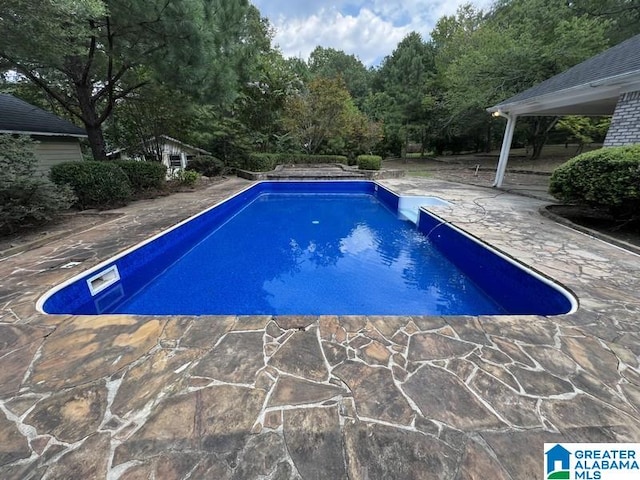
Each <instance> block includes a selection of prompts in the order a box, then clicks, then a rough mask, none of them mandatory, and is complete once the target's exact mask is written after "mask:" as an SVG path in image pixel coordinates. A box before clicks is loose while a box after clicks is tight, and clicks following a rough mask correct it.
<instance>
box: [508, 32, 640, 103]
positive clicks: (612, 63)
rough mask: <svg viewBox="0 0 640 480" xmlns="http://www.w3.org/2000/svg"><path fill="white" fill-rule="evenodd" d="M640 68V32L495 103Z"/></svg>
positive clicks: (551, 91) (512, 100) (576, 85)
mask: <svg viewBox="0 0 640 480" xmlns="http://www.w3.org/2000/svg"><path fill="white" fill-rule="evenodd" d="M638 71H640V35H636V36H635V37H631V38H629V39H628V40H625V41H624V42H622V43H619V44H618V45H616V46H615V47H611V48H610V49H608V50H605V51H604V52H602V53H600V54H598V55H596V56H595V57H591V58H590V59H588V60H585V61H584V62H582V63H579V64H578V65H575V66H573V67H571V68H570V69H568V70H565V71H564V72H562V73H560V74H558V75H556V76H554V77H551V78H549V79H547V80H545V81H544V82H542V83H539V84H538V85H535V86H533V87H531V88H530V89H528V90H525V91H524V92H521V93H519V94H517V95H514V96H513V97H511V98H508V99H507V100H504V101H503V102H501V103H499V104H498V105H496V107H500V106H501V105H507V104H512V103H515V102H520V101H523V100H528V99H532V98H535V97H540V96H543V95H548V94H550V93H556V92H560V91H562V90H566V89H569V88H572V87H578V86H580V85H588V84H592V83H595V82H600V81H603V80H606V79H609V78H612V77H617V76H620V75H624V74H629V73H632V72H638Z"/></svg>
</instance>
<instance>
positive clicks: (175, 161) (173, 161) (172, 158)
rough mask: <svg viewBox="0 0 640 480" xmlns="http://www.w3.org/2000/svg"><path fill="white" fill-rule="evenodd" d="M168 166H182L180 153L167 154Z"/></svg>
mask: <svg viewBox="0 0 640 480" xmlns="http://www.w3.org/2000/svg"><path fill="white" fill-rule="evenodd" d="M169 166H170V167H172V168H173V167H178V168H180V167H182V158H181V157H180V155H169Z"/></svg>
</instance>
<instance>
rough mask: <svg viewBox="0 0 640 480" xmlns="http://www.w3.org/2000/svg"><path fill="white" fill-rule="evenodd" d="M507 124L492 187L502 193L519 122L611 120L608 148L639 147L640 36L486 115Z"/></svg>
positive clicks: (540, 85) (492, 108)
mask: <svg viewBox="0 0 640 480" xmlns="http://www.w3.org/2000/svg"><path fill="white" fill-rule="evenodd" d="M487 111H489V112H491V113H493V114H494V115H496V116H502V117H505V118H506V119H507V126H506V129H505V134H504V138H503V142H502V150H501V151H500V160H499V162H498V168H497V171H496V178H495V181H494V183H493V186H494V187H500V186H501V185H502V181H503V179H504V173H505V170H506V168H507V162H508V160H509V149H510V148H511V140H512V139H513V131H514V129H515V126H516V121H517V119H518V117H521V116H545V115H549V116H563V115H585V116H590V115H591V116H605V115H613V118H612V121H611V126H610V128H609V131H608V133H607V136H606V139H605V142H604V146H605V147H611V146H619V145H630V144H633V143H640V35H636V36H635V37H631V38H629V39H628V40H625V41H624V42H622V43H620V44H618V45H616V46H614V47H612V48H610V49H608V50H605V51H604V52H602V53H600V54H598V55H596V56H595V57H592V58H590V59H588V60H585V61H584V62H582V63H579V64H578V65H575V66H573V67H571V68H570V69H568V70H565V71H564V72H562V73H560V74H558V75H556V76H554V77H551V78H549V79H547V80H545V81H544V82H542V83H539V84H538V85H535V86H533V87H531V88H530V89H528V90H525V91H524V92H521V93H519V94H517V95H515V96H513V97H511V98H508V99H507V100H504V101H503V102H501V103H499V104H497V105H494V106H493V107H490V108H488V109H487Z"/></svg>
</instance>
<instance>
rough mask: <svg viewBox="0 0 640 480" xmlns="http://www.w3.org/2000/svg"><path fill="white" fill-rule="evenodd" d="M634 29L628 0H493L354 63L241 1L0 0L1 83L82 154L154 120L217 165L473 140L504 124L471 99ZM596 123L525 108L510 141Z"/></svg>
mask: <svg viewBox="0 0 640 480" xmlns="http://www.w3.org/2000/svg"><path fill="white" fill-rule="evenodd" d="M638 33H640V1H639V0H576V1H563V0H497V1H496V2H495V3H494V4H493V6H492V7H491V8H490V9H489V10H487V11H482V10H479V9H477V8H476V7H474V6H472V5H470V4H469V5H466V6H463V7H461V8H460V9H459V10H458V12H457V14H456V15H453V16H447V17H442V18H441V19H440V20H439V21H438V23H437V25H436V27H435V28H434V30H433V31H432V32H431V35H430V38H422V37H421V36H420V35H419V34H418V33H410V34H409V35H407V36H406V37H405V38H404V39H403V40H402V41H401V42H400V43H399V44H398V45H397V47H396V48H395V50H394V51H393V52H392V53H391V54H390V55H388V56H387V57H385V58H384V60H383V61H382V63H381V64H380V66H378V67H376V68H367V67H366V66H365V65H363V63H362V62H361V61H360V60H359V59H358V58H357V57H355V56H354V55H350V54H347V53H345V52H343V51H339V50H335V49H332V48H324V47H321V46H318V47H317V48H316V49H315V50H314V51H313V53H312V54H311V56H310V58H309V59H308V61H304V60H301V59H298V58H284V57H283V55H282V54H281V52H280V51H279V50H278V48H277V46H276V45H274V43H273V34H274V31H273V29H272V27H271V25H270V24H269V22H268V20H267V19H265V18H263V17H262V16H261V15H260V12H259V11H258V9H257V8H256V7H255V6H253V5H251V4H250V3H249V2H248V1H247V0H39V1H37V2H24V1H22V0H4V1H3V2H2V4H1V5H0V38H1V39H2V40H1V41H0V72H1V73H2V83H1V85H0V89H1V90H2V91H4V92H7V93H12V94H14V95H17V96H19V97H21V98H23V99H25V100H27V101H29V102H31V103H34V104H36V105H40V106H43V107H44V108H46V109H48V110H53V111H55V112H56V113H58V114H60V115H62V116H65V117H67V118H69V119H71V120H72V121H74V122H75V123H77V124H78V125H81V126H83V127H84V128H86V130H87V133H88V135H89V144H90V148H91V153H92V155H93V157H94V158H95V159H104V158H106V153H107V152H108V151H109V150H111V149H114V148H116V147H123V146H132V145H141V143H142V140H143V139H148V138H151V137H155V136H159V135H169V136H172V137H175V138H178V139H180V140H182V141H184V142H187V143H190V144H193V145H195V146H198V147H200V148H203V149H206V150H208V151H211V152H213V153H214V155H216V156H217V157H219V158H221V159H223V160H224V161H225V162H226V163H227V164H230V165H235V164H238V163H241V162H242V159H243V158H245V157H246V155H247V154H249V153H250V152H275V153H289V152H291V153H293V152H308V153H325V154H343V155H351V156H353V155H357V154H360V153H377V154H381V155H395V156H397V155H401V154H402V153H404V152H405V151H406V149H407V147H410V148H413V149H417V150H421V151H422V152H434V153H442V152H461V151H485V150H489V149H490V148H492V147H495V144H496V142H497V141H499V139H500V138H501V135H502V130H503V126H504V125H503V122H504V120H502V119H499V118H498V119H496V118H493V117H491V116H490V115H489V114H487V113H486V111H485V108H486V107H488V106H491V105H494V104H496V103H498V102H500V101H501V100H504V99H506V98H508V97H510V96H512V95H514V94H516V93H518V92H520V91H522V90H524V89H526V88H528V87H530V86H532V85H534V84H536V83H538V82H540V81H542V80H544V79H546V78H549V77H551V76H553V75H555V74H557V73H560V72H562V71H563V70H566V69H567V68H569V67H571V66H573V65H575V64H577V63H579V62H581V61H583V60H585V59H586V58H589V57H591V56H593V55H595V54H597V53H599V52H601V51H603V50H604V49H606V48H608V47H610V46H612V45H615V44H617V43H619V42H621V41H623V40H625V39H626V38H629V37H631V36H633V35H635V34H638ZM603 128H605V129H606V124H605V126H604V127H603V124H602V123H600V120H599V119H595V120H591V119H581V118H565V119H563V120H562V122H561V123H560V124H557V119H554V118H550V117H532V118H527V119H523V120H522V121H520V122H519V124H518V131H517V132H516V135H515V142H516V143H519V144H526V145H528V146H530V147H531V151H532V153H533V155H534V156H535V155H536V154H537V153H539V151H540V148H541V145H542V144H543V142H544V141H545V140H546V137H547V136H548V134H549V133H550V132H559V133H557V134H558V135H560V136H561V137H562V138H565V139H566V140H567V141H576V142H578V143H580V142H589V141H594V140H598V136H599V135H600V136H601V135H602V131H603Z"/></svg>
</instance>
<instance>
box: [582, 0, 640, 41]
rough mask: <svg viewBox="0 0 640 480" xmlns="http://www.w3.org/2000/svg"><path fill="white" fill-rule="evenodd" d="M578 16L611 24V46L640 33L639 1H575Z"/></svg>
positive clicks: (609, 32) (609, 31)
mask: <svg viewBox="0 0 640 480" xmlns="http://www.w3.org/2000/svg"><path fill="white" fill-rule="evenodd" d="M571 6H572V8H573V10H574V11H575V12H576V15H578V16H581V15H586V16H588V17H592V18H595V19H599V20H605V21H606V22H607V23H608V24H609V29H608V32H607V37H608V38H609V42H610V45H617V44H618V43H620V42H622V41H623V40H626V39H627V38H630V37H632V36H634V35H638V34H639V33H640V2H639V1H638V0H574V1H572V2H571Z"/></svg>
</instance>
